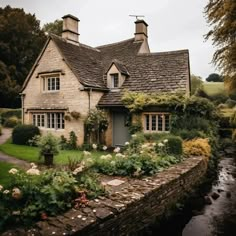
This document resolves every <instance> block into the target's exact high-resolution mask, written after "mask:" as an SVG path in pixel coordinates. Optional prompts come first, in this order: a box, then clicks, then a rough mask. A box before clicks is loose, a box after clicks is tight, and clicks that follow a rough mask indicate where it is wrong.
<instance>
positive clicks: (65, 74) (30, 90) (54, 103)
mask: <svg viewBox="0 0 236 236" xmlns="http://www.w3.org/2000/svg"><path fill="white" fill-rule="evenodd" d="M55 70H61V71H62V73H59V74H60V91H54V92H43V89H42V86H43V85H42V77H41V76H40V75H39V76H38V73H42V72H50V71H55ZM52 74H55V72H52ZM56 74H57V73H56ZM44 75H46V74H44ZM81 87H82V86H81V84H80V83H79V81H78V78H76V77H75V75H74V74H73V72H72V71H71V70H70V68H69V67H68V66H67V64H66V63H65V61H64V59H63V57H62V56H61V54H60V52H59V51H58V49H57V47H56V45H55V44H54V42H53V41H50V42H49V44H48V46H47V48H46V50H45V51H44V53H43V55H42V57H41V59H40V60H39V63H38V65H37V67H36V69H35V71H34V73H33V74H32V76H31V78H30V80H29V82H28V85H27V86H26V88H25V90H24V91H23V93H25V94H26V95H25V98H24V110H25V113H24V123H26V124H31V123H32V113H31V112H32V111H34V112H36V111H37V112H43V111H45V110H49V109H52V111H53V110H54V111H58V110H56V109H54V108H64V109H65V110H64V111H65V113H66V112H71V111H77V112H80V114H81V118H80V119H79V120H78V121H76V120H71V121H65V129H64V130H55V129H46V128H41V130H42V132H43V133H45V132H52V133H53V134H54V135H58V136H60V135H64V136H65V137H68V136H69V132H70V131H74V132H75V133H76V135H77V136H78V144H82V143H83V140H84V119H85V117H86V116H87V114H88V110H89V96H88V92H87V91H81V90H80V88H81ZM102 95H103V93H102V92H97V91H92V92H91V96H90V108H94V107H95V106H96V105H97V103H98V101H99V99H100V98H101V96H102ZM32 108H33V109H35V108H40V109H42V110H32ZM43 109H45V110H43Z"/></svg>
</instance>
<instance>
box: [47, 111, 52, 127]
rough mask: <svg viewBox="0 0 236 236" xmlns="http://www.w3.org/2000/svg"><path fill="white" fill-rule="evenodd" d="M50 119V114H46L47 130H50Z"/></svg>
mask: <svg viewBox="0 0 236 236" xmlns="http://www.w3.org/2000/svg"><path fill="white" fill-rule="evenodd" d="M50 118H51V114H50V113H48V114H47V122H48V123H47V128H51V119H50Z"/></svg>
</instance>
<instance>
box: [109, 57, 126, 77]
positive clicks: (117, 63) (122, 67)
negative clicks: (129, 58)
mask: <svg viewBox="0 0 236 236" xmlns="http://www.w3.org/2000/svg"><path fill="white" fill-rule="evenodd" d="M113 64H114V65H115V66H116V68H117V69H118V70H119V71H120V73H121V74H123V75H129V71H128V70H127V68H126V66H125V65H124V64H123V63H122V62H120V61H118V60H116V59H114V60H113V61H112V63H111V65H110V67H109V68H108V70H107V71H106V74H107V73H108V71H109V69H110V68H111V66H112V65H113Z"/></svg>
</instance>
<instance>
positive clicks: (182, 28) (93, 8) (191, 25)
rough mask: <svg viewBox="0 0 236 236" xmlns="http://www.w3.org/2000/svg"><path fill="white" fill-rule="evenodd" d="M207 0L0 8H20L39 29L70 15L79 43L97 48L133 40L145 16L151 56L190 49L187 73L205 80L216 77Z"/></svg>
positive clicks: (20, 1) (80, 0)
mask: <svg viewBox="0 0 236 236" xmlns="http://www.w3.org/2000/svg"><path fill="white" fill-rule="evenodd" d="M207 2H208V0H119V1H112V0H0V7H5V6H6V5H10V6H11V7H18V8H23V9H24V10H25V12H26V13H31V14H35V15H36V18H37V19H38V20H40V24H41V26H43V24H45V23H49V22H53V21H54V20H56V19H61V17H62V16H64V15H66V14H71V15H74V16H76V17H78V18H79V19H80V24H79V33H80V42H81V43H84V44H87V45H89V46H94V47H95V46H99V45H104V44H108V43H114V42H119V41H122V40H125V39H129V38H132V37H133V36H134V30H135V25H134V21H135V18H133V17H130V16H129V15H144V16H145V17H144V18H143V19H144V20H145V21H146V22H147V23H148V25H149V26H148V41H149V46H150V49H151V51H152V52H162V51H172V50H179V49H189V53H190V70H191V74H194V75H197V76H201V77H202V78H203V79H205V78H207V77H208V75H209V74H211V73H215V72H216V73H218V71H217V70H216V69H215V67H214V66H213V65H212V64H211V60H212V55H213V53H214V51H215V48H214V47H213V46H212V42H211V40H208V41H205V40H204V35H205V34H206V33H207V32H208V31H209V30H210V27H209V25H208V24H207V22H206V18H205V16H204V7H205V5H206V4H207Z"/></svg>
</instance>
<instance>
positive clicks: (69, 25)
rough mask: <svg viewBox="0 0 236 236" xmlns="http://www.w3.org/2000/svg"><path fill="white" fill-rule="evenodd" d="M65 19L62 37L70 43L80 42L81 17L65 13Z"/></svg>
mask: <svg viewBox="0 0 236 236" xmlns="http://www.w3.org/2000/svg"><path fill="white" fill-rule="evenodd" d="M62 19H63V28H62V29H63V31H62V38H63V39H66V40H67V41H68V42H70V43H74V44H77V45H78V44H79V33H78V26H79V19H78V18H77V17H75V16H72V15H65V16H63V17H62Z"/></svg>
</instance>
